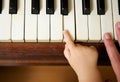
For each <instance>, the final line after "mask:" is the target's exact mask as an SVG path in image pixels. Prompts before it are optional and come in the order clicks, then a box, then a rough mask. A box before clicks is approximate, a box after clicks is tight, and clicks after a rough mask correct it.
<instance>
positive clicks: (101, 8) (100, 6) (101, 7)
mask: <svg viewBox="0 0 120 82" xmlns="http://www.w3.org/2000/svg"><path fill="white" fill-rule="evenodd" d="M97 12H98V15H104V14H105V1H104V0H97Z"/></svg>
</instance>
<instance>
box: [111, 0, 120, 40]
mask: <svg viewBox="0 0 120 82" xmlns="http://www.w3.org/2000/svg"><path fill="white" fill-rule="evenodd" d="M112 7H113V19H114V20H113V23H114V35H115V40H117V36H116V29H115V24H116V23H117V22H119V21H120V15H119V9H118V0H112Z"/></svg>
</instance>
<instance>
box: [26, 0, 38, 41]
mask: <svg viewBox="0 0 120 82" xmlns="http://www.w3.org/2000/svg"><path fill="white" fill-rule="evenodd" d="M25 1H26V8H25V41H26V42H36V41H37V22H38V21H37V20H38V19H37V15H36V14H31V2H32V0H25Z"/></svg>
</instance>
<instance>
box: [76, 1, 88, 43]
mask: <svg viewBox="0 0 120 82" xmlns="http://www.w3.org/2000/svg"><path fill="white" fill-rule="evenodd" d="M75 8H76V9H75V11H76V40H77V41H87V40H88V20H87V18H88V17H87V15H83V13H82V12H83V11H82V0H75Z"/></svg>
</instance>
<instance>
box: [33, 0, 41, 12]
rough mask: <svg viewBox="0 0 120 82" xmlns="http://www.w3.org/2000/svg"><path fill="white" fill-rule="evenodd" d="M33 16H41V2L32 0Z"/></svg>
mask: <svg viewBox="0 0 120 82" xmlns="http://www.w3.org/2000/svg"><path fill="white" fill-rule="evenodd" d="M31 9H32V10H31V11H32V12H31V13H32V14H39V12H40V0H32V7H31Z"/></svg>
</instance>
